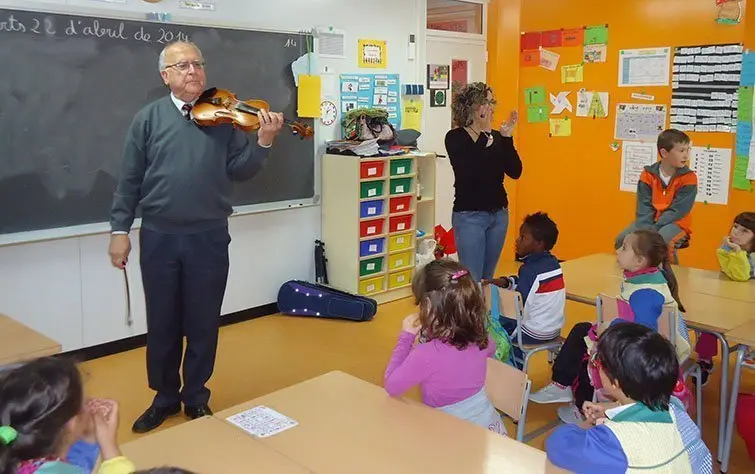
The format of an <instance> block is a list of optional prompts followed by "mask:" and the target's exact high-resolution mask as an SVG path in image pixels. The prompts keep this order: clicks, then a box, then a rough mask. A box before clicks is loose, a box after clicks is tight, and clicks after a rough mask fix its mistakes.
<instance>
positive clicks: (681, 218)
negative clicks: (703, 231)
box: [615, 129, 697, 260]
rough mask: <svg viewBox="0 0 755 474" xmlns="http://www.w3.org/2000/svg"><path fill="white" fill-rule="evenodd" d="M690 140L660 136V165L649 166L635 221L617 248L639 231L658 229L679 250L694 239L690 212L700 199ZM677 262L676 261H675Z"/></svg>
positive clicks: (665, 133) (673, 135)
mask: <svg viewBox="0 0 755 474" xmlns="http://www.w3.org/2000/svg"><path fill="white" fill-rule="evenodd" d="M689 151H690V139H689V136H687V134H686V133H684V132H681V131H679V130H675V129H668V130H664V131H663V132H661V134H660V135H658V154H659V155H660V158H661V159H660V161H658V162H656V163H655V164H652V165H650V166H646V167H645V170H644V171H643V172H642V174H641V175H640V180H639V182H638V183H637V213H636V219H635V221H634V222H633V223H632V224H631V225H630V226H629V227H628V228H626V229H625V230H624V231H623V232H622V233H621V234H619V236H618V237H617V238H616V243H615V248H617V249H618V248H619V247H621V244H622V243H623V242H624V237H626V235H627V234H629V233H630V232H632V231H634V230H637V229H654V230H656V231H658V233H660V234H661V235H662V236H663V239H664V240H665V241H666V243H667V244H669V251H670V252H671V253H672V254H673V255H674V256H675V255H676V252H675V250H676V249H677V248H680V247H681V246H682V245H683V244H684V243H685V242H686V243H688V242H689V239H690V237H691V235H692V217H691V216H690V212H691V211H692V207H693V206H694V205H695V198H696V197H697V175H696V174H695V173H694V172H693V171H692V170H690V169H689V167H688V166H687V164H688V163H689ZM674 260H676V259H674Z"/></svg>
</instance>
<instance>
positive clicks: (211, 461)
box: [121, 417, 312, 474]
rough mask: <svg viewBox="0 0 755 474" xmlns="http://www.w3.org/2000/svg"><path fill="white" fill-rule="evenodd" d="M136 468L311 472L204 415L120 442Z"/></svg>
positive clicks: (222, 473)
mask: <svg viewBox="0 0 755 474" xmlns="http://www.w3.org/2000/svg"><path fill="white" fill-rule="evenodd" d="M121 451H122V452H123V455H124V456H126V457H128V458H129V459H131V461H132V462H133V463H134V464H136V467H137V469H148V468H152V467H160V466H175V467H181V468H184V469H187V470H190V471H193V472H196V473H198V474H226V473H227V474H239V473H242V472H254V473H259V474H264V473H269V474H278V473H280V474H305V473H311V472H312V471H310V470H309V469H306V468H304V467H302V466H300V465H299V464H296V463H295V462H294V461H291V460H290V459H288V458H287V457H285V456H284V455H282V454H280V453H278V452H276V451H274V450H273V449H271V448H268V447H267V446H265V445H264V444H262V443H260V442H259V441H257V440H255V439H254V438H253V437H251V436H249V435H247V434H246V433H244V432H243V431H241V430H238V429H236V428H234V427H233V426H231V425H230V424H228V423H225V422H223V421H222V420H219V419H217V418H213V417H204V418H199V419H197V420H193V421H190V422H188V423H183V424H181V425H178V426H176V427H173V428H168V429H166V430H163V431H160V432H157V433H154V434H150V435H146V436H144V437H142V438H139V439H137V440H135V441H131V442H129V443H126V444H123V445H121Z"/></svg>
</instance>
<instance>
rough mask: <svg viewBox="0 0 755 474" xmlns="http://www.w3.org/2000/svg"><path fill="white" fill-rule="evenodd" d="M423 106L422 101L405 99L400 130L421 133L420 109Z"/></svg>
mask: <svg viewBox="0 0 755 474" xmlns="http://www.w3.org/2000/svg"><path fill="white" fill-rule="evenodd" d="M424 106H425V104H424V102H423V101H422V99H405V100H404V114H403V116H402V117H401V128H403V129H412V130H416V131H418V132H419V131H421V130H420V128H421V127H422V109H423V108H424Z"/></svg>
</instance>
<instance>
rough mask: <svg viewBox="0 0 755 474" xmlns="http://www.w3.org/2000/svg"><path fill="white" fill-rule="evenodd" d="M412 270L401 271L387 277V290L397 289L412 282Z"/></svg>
mask: <svg viewBox="0 0 755 474" xmlns="http://www.w3.org/2000/svg"><path fill="white" fill-rule="evenodd" d="M413 271H414V269H412V268H410V269H408V270H402V271H400V272H396V273H391V274H389V275H388V288H389V289H393V288H398V287H400V286H406V285H408V284H409V283H411V282H412V272H413Z"/></svg>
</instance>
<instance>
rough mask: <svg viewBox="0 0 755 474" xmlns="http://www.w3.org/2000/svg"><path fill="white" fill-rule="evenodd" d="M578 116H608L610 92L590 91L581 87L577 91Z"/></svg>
mask: <svg viewBox="0 0 755 474" xmlns="http://www.w3.org/2000/svg"><path fill="white" fill-rule="evenodd" d="M576 115H577V117H592V118H606V117H608V92H588V91H586V90H584V89H581V90H580V91H579V92H578V93H577V114H576Z"/></svg>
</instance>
